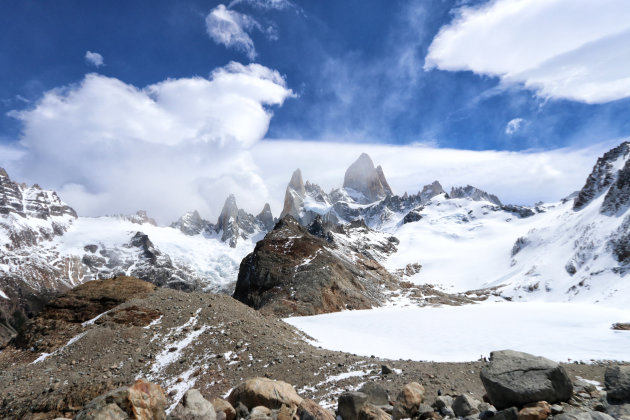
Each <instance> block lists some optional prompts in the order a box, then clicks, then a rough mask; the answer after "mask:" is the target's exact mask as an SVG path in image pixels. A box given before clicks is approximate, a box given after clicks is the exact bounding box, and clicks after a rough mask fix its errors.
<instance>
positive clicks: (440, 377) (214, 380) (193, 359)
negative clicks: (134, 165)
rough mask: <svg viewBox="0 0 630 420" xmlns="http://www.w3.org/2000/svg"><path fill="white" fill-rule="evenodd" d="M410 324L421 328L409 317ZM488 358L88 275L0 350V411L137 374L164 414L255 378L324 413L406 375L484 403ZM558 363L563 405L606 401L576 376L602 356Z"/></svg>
mask: <svg viewBox="0 0 630 420" xmlns="http://www.w3.org/2000/svg"><path fill="white" fill-rule="evenodd" d="M411 333H415V334H418V333H421V332H420V331H414V330H413V326H410V334H411ZM427 339H431V338H430V337H427ZM391 344H392V345H393V346H395V345H396V343H391ZM486 365H487V363H485V362H483V361H477V362H469V363H431V362H412V361H402V360H398V361H393V360H381V359H378V358H374V357H361V356H356V355H351V354H346V353H340V352H332V351H327V350H324V349H321V348H318V347H316V346H313V345H311V344H309V342H308V341H307V340H306V338H305V337H304V336H303V334H301V333H300V332H299V331H297V330H295V329H294V328H293V327H291V326H289V325H288V324H286V323H284V322H282V321H281V320H279V319H277V318H275V317H272V316H265V315H262V314H261V313H259V312H257V311H255V310H254V309H252V308H250V307H248V306H246V305H244V304H242V303H240V302H238V301H236V300H235V299H233V298H231V297H229V296H225V295H220V294H212V293H197V292H191V293H185V292H181V291H177V290H171V289H165V288H158V287H156V286H155V285H152V284H150V283H146V282H144V281H141V280H138V279H135V278H131V277H119V278H116V279H109V280H103V281H96V282H88V283H85V284H84V285H81V286H79V287H77V288H75V289H73V290H71V291H70V292H68V293H67V294H65V295H63V296H62V297H60V298H58V299H55V300H53V301H52V302H50V303H49V304H48V305H47V306H46V308H45V309H44V310H43V311H42V312H41V313H40V314H39V315H38V316H36V317H35V318H34V319H32V320H31V321H29V323H28V325H27V326H26V327H25V329H24V330H23V331H22V333H21V334H20V335H19V336H18V337H16V338H15V339H14V340H13V341H12V342H11V343H10V344H9V346H7V347H6V348H5V349H3V350H2V351H1V352H0V418H3V419H4V418H7V419H13V418H24V419H52V418H56V417H66V418H71V417H76V418H80V417H77V416H78V415H79V413H80V412H81V411H82V410H83V409H84V408H86V407H87V406H88V405H89V404H90V402H91V401H92V400H93V399H94V398H97V397H99V396H102V395H105V394H107V393H109V392H112V391H114V390H116V389H118V388H120V387H128V386H129V384H133V383H134V382H135V381H136V380H138V379H145V380H147V381H149V382H151V383H153V384H156V385H159V387H160V388H161V389H163V392H164V398H165V400H164V401H165V402H164V404H165V407H166V408H165V410H166V411H168V412H171V413H175V411H174V410H175V407H176V406H177V404H179V403H180V401H181V400H182V398H183V397H184V395H186V392H187V391H188V390H189V389H193V388H194V389H198V390H199V392H200V394H201V395H202V396H203V397H204V398H206V399H208V400H209V401H213V400H214V399H215V398H222V399H226V398H227V399H229V398H228V397H229V395H230V393H231V392H233V390H234V389H236V388H237V387H238V386H239V384H241V383H243V382H246V381H247V380H248V379H249V378H255V377H265V378H267V379H273V380H279V381H284V382H286V383H290V384H292V385H293V386H294V387H295V389H296V392H297V394H298V395H299V397H300V398H304V399H308V400H313V401H314V402H316V404H317V405H319V406H321V407H322V408H323V409H328V410H335V409H338V401H339V399H340V397H341V396H342V395H344V393H345V392H348V391H350V392H354V391H357V390H360V389H362V388H363V389H364V386H366V384H376V385H378V386H379V387H380V388H379V389H381V388H382V389H383V390H384V391H385V392H387V395H388V397H387V398H388V400H390V399H391V400H392V401H395V400H396V396H397V395H398V394H399V392H400V391H401V389H403V387H404V386H405V385H406V384H408V383H412V382H416V383H418V384H421V385H422V388H423V389H424V391H423V397H422V401H423V402H422V403H423V404H427V405H429V406H431V405H432V404H434V403H435V401H438V397H439V396H441V397H446V396H448V395H450V396H457V395H466V396H469V397H470V398H473V399H474V400H476V401H482V400H483V396H484V395H485V394H486V393H487V390H486V388H487V387H484V384H483V383H482V381H481V379H480V372H481V371H482V369H483V368H485V367H486ZM564 370H565V371H566V373H567V377H568V378H569V380H570V382H571V383H573V384H577V385H575V386H574V387H573V391H572V396H571V398H570V399H569V400H568V402H565V404H568V405H567V406H566V408H567V409H568V408H569V406H573V405H572V404H576V405H578V406H580V405H583V402H584V401H586V400H588V401H593V403H592V404H591V403H590V402H589V405H588V407H591V408H592V409H596V408H597V407H599V408H600V409H601V408H602V407H604V408H606V407H607V406H606V405H605V403H604V401H607V400H605V399H604V400H602V399H601V398H603V397H601V396H599V394H595V392H596V390H594V388H593V387H592V386H591V385H588V384H580V383H579V382H578V381H579V378H578V377H580V378H584V379H588V380H594V381H597V382H600V383H604V375H605V370H606V365H605V364H592V365H582V364H569V365H564ZM364 390H365V389H364ZM590 393H593V395H595V397H593V396H591V394H590ZM489 395H490V394H489ZM586 395H588V398H587V397H586ZM108 398H109V397H108ZM362 398H363V397H361V396H359V399H362ZM580 399H581V400H580ZM572 400H574V401H573V402H571V401H572ZM107 401H110V402H112V401H114V399H112V398H109V399H107ZM595 401H597V402H601V404H602V405H601V407H600V406H598V405H597V404H599V403H596V402H595ZM548 402H550V403H551V401H548ZM108 404H109V403H108ZM519 404H520V403H519ZM237 405H238V404H236V406H233V407H234V408H235V409H237V408H238V407H237ZM484 407H485V406H484ZM495 407H496V408H497V409H498V410H502V409H503V407H500V406H495ZM110 408H111V407H110ZM253 408H254V407H248V414H244V413H245V411H244V410H241V412H242V414H241V416H240V418H247V417H248V416H249V417H252V416H253V417H256V416H257V415H258V414H256V413H257V412H255V411H252V409H253ZM268 408H271V409H273V410H276V409H279V408H280V407H268ZM425 408H426V407H425ZM121 409H123V411H124V410H125V408H121ZM382 409H387V410H389V408H388V407H387V406H384V407H383V408H382ZM418 409H420V408H418ZM477 409H479V408H477ZM387 410H385V412H387ZM392 410H393V408H392ZM237 411H238V410H237ZM484 411H488V410H484ZM266 413H267V412H266ZM292 413H293V412H292ZM392 413H393V411H392ZM436 413H437V414H438V415H440V416H442V417H445V416H447V415H448V414H444V413H442V412H441V411H436ZM254 414H256V415H254ZM127 415H129V414H127ZM266 415H269V416H271V417H272V418H273V416H274V414H273V412H271V414H269V413H267V414H266ZM276 415H278V413H276ZM291 416H293V414H291ZM414 417H417V415H416V414H414ZM103 418H106V417H103ZM111 418H116V417H111ZM122 418H124V417H122ZM131 418H134V417H131ZM138 418H151V417H138ZM153 418H160V417H153ZM186 418H188V417H186ZM190 418H195V417H190ZM200 418H203V417H200ZM278 418H280V417H278ZM287 418H288V417H287ZM618 418H621V417H618ZM318 419H319V418H318ZM261 420H263V419H261Z"/></svg>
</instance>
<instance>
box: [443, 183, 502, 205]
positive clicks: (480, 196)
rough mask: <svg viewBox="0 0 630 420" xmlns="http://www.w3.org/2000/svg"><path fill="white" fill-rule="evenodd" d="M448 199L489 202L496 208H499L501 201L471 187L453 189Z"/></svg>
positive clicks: (494, 196) (492, 195)
mask: <svg viewBox="0 0 630 420" xmlns="http://www.w3.org/2000/svg"><path fill="white" fill-rule="evenodd" d="M449 197H450V198H470V199H471V200H473V201H489V202H491V203H493V204H496V205H497V206H501V200H499V197H497V196H496V195H494V194H489V193H487V192H485V191H482V190H480V189H479V188H475V187H473V186H471V185H467V186H465V187H453V188H451V192H450V193H449Z"/></svg>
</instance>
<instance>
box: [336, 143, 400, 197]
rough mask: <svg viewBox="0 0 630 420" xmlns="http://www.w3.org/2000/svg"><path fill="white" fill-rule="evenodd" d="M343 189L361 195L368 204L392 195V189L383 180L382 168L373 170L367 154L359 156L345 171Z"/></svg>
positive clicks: (372, 164)
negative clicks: (348, 189)
mask: <svg viewBox="0 0 630 420" xmlns="http://www.w3.org/2000/svg"><path fill="white" fill-rule="evenodd" d="M343 187H344V188H352V189H353V190H355V191H358V192H360V193H362V194H363V195H364V196H365V198H366V199H367V201H368V202H373V201H377V200H381V199H383V198H385V197H386V196H388V195H392V189H391V188H390V187H389V184H388V183H387V180H386V179H385V174H384V173H383V168H381V167H380V166H379V167H378V168H375V167H374V163H373V162H372V159H371V158H370V156H368V154H367V153H361V156H359V158H358V159H357V160H356V161H355V162H354V163H353V164H352V165H350V167H349V168H348V169H347V170H346V175H345V176H344V179H343Z"/></svg>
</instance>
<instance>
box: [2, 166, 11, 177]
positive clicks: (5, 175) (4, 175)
mask: <svg viewBox="0 0 630 420" xmlns="http://www.w3.org/2000/svg"><path fill="white" fill-rule="evenodd" d="M0 176H1V177H6V178H10V177H9V174H8V173H7V171H6V170H5V169H4V168H2V167H0Z"/></svg>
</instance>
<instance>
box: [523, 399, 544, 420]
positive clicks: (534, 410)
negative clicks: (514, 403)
mask: <svg viewBox="0 0 630 420" xmlns="http://www.w3.org/2000/svg"><path fill="white" fill-rule="evenodd" d="M550 414H551V406H550V405H549V403H547V402H546V401H539V402H537V403H535V404H527V405H526V406H525V407H524V408H523V409H522V410H521V411H519V412H518V420H545V419H546V418H547V417H549V415H550Z"/></svg>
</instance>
